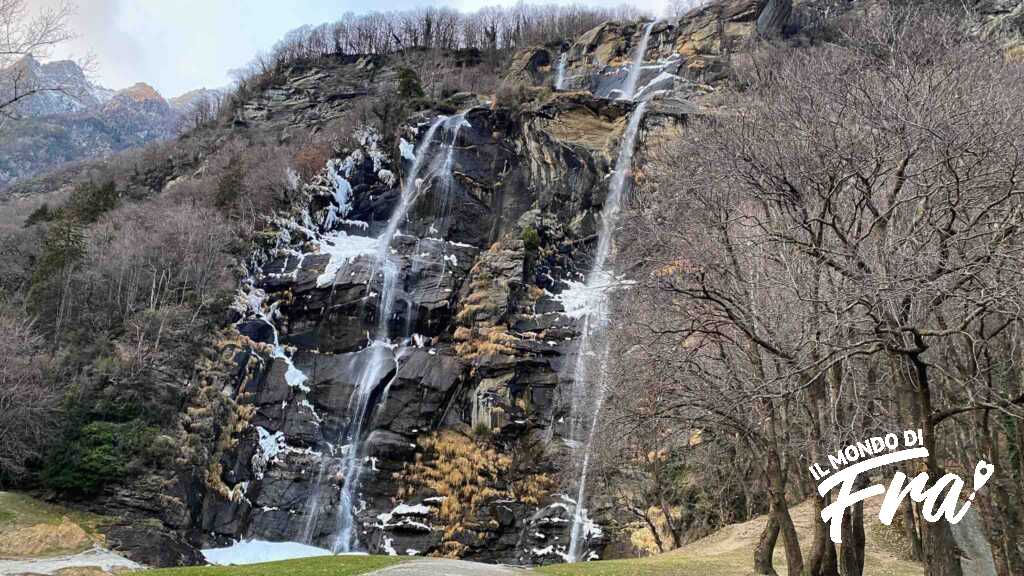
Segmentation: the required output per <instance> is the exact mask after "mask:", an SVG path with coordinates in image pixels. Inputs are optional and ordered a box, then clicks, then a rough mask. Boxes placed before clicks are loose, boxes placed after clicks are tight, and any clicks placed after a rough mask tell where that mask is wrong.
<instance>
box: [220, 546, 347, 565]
mask: <svg viewBox="0 0 1024 576" xmlns="http://www.w3.org/2000/svg"><path fill="white" fill-rule="evenodd" d="M200 552H202V554H203V557H204V558H206V561H207V562H209V563H211V564H219V565H221V566H228V565H233V564H234V565H237V564H258V563H260V562H274V561H276V560H291V559H294V558H309V557H312V556H330V555H331V551H330V550H325V549H323V548H317V547H315V546H310V545H308V544H300V543H299V542H267V541H265V540H242V541H239V542H235V543H234V544H232V545H231V546H227V547H225V548H208V549H206V550H200Z"/></svg>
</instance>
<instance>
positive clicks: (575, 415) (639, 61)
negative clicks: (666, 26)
mask: <svg viewBox="0 0 1024 576" xmlns="http://www.w3.org/2000/svg"><path fill="white" fill-rule="evenodd" d="M654 24H655V22H651V23H649V24H647V26H646V27H645V28H644V33H643V36H642V37H641V40H640V44H639V45H638V46H637V49H636V51H635V52H634V54H633V62H632V65H631V68H630V71H629V75H628V76H627V79H626V84H625V85H624V86H623V90H622V94H621V96H620V98H621V99H626V100H632V99H633V97H634V94H635V92H636V84H637V80H638V79H639V77H640V71H641V68H642V66H643V59H644V54H645V53H646V52H647V44H648V41H649V40H650V37H651V30H652V29H653V28H654ZM646 105H647V104H646V102H641V103H640V104H639V105H637V107H636V108H635V109H634V110H633V112H632V114H631V115H630V117H629V123H628V125H627V126H626V132H625V133H624V134H623V136H622V142H621V143H620V145H619V154H618V157H617V158H616V161H615V168H614V171H613V172H612V178H611V182H609V186H608V197H607V198H606V199H605V203H604V207H603V208H602V210H601V225H600V228H599V230H598V240H597V252H596V253H595V255H594V263H593V266H592V267H591V270H590V274H589V276H588V277H587V281H586V285H585V287H584V290H585V293H586V294H588V295H589V297H588V299H589V301H588V302H587V303H586V308H585V312H584V315H583V318H582V320H581V323H580V326H581V334H580V341H579V349H578V352H577V356H576V363H575V365H574V367H573V384H572V398H571V401H572V413H571V418H570V421H569V437H568V443H569V445H570V446H571V447H572V448H573V453H574V454H573V459H574V462H575V471H576V478H577V480H576V486H575V491H576V498H575V506H574V511H573V519H572V531H571V532H570V540H569V550H568V551H567V552H566V554H565V560H566V561H567V562H577V561H579V560H586V559H587V558H583V557H582V554H583V551H584V550H583V549H584V547H585V544H586V541H587V537H588V534H587V532H588V531H589V530H588V526H590V525H591V524H592V522H591V521H590V520H589V518H588V517H587V509H586V490H587V475H588V473H589V471H590V458H591V447H592V446H591V445H592V443H593V440H594V432H595V429H596V428H597V422H598V418H599V416H600V413H601V409H602V407H603V404H604V399H605V394H606V392H607V390H606V389H607V386H608V381H607V378H608V374H607V367H608V333H607V328H608V323H609V309H608V296H609V292H610V291H611V290H612V289H613V288H614V284H615V282H616V278H615V274H614V271H613V270H611V269H610V267H609V265H608V257H609V255H610V254H611V250H612V240H613V237H614V234H615V227H616V226H617V225H618V222H619V215H620V214H621V212H622V199H623V196H624V195H625V193H626V188H627V186H628V183H629V178H628V176H629V172H630V167H631V166H632V164H633V150H634V148H635V146H636V137H637V133H638V132H639V130H640V122H641V120H642V119H643V115H644V110H645V108H646Z"/></svg>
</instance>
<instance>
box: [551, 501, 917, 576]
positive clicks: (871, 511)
mask: <svg viewBox="0 0 1024 576" xmlns="http://www.w3.org/2000/svg"><path fill="white" fill-rule="evenodd" d="M875 500H876V501H875V502H869V503H867V505H866V506H865V510H864V517H865V532H866V535H867V547H866V555H867V558H866V560H865V563H864V564H865V566H864V573H865V575H866V576H923V574H924V569H923V568H922V567H921V565H919V564H916V563H914V562H908V561H905V560H900V559H899V557H898V556H899V551H898V548H899V547H898V545H896V544H893V543H894V542H897V541H898V540H899V534H898V533H897V532H895V531H894V530H893V529H892V528H889V527H887V526H883V525H882V524H881V523H879V522H878V502H877V500H878V499H875ZM790 513H791V514H792V515H793V522H794V523H795V524H796V528H797V532H798V533H799V537H800V542H801V544H802V546H803V548H804V554H805V558H806V554H807V551H808V548H809V545H810V541H811V534H812V532H813V530H814V522H816V521H818V520H817V519H816V518H815V517H814V509H813V507H812V505H811V504H810V502H806V503H804V504H801V505H799V506H796V507H794V508H792V509H791V510H790ZM766 522H767V519H766V518H765V517H759V518H755V519H753V520H751V521H749V522H744V523H742V524H734V525H732V526H727V527H725V528H723V529H722V530H719V531H718V532H716V533H714V534H712V535H711V536H708V537H707V538H702V539H701V540H698V541H696V542H693V543H692V544H688V545H686V546H684V547H682V548H680V549H679V550H673V551H672V552H668V553H666V554H660V555H658V556H652V557H650V558H641V559H636V560H609V561H604V562H588V563H584V564H572V565H565V564H563V565H556V566H547V567H545V568H542V569H541V570H540V571H541V572H542V573H545V574H551V575H555V576H575V575H581V576H747V575H749V574H751V572H752V571H751V566H752V563H753V550H754V547H755V546H756V545H757V540H758V537H759V536H760V534H761V531H762V530H763V529H764V525H765V523H766ZM774 559H775V569H776V571H778V573H779V574H785V566H786V559H785V555H784V553H783V544H782V540H781V538H780V540H779V543H778V546H776V548H775V558H774Z"/></svg>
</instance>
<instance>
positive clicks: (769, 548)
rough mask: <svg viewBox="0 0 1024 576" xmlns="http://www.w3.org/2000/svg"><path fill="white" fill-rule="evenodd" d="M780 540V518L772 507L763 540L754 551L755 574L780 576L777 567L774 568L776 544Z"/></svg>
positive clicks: (761, 539)
mask: <svg viewBox="0 0 1024 576" xmlns="http://www.w3.org/2000/svg"><path fill="white" fill-rule="evenodd" d="M778 540H779V518H778V516H777V515H776V514H775V507H774V506H772V509H771V511H770V512H769V513H768V523H767V524H765V527H764V531H763V532H761V538H760V540H758V542H757V548H756V549H754V574H761V575H770V576H778V573H777V572H776V571H775V567H774V566H772V554H774V553H775V543H776V542H777V541H778Z"/></svg>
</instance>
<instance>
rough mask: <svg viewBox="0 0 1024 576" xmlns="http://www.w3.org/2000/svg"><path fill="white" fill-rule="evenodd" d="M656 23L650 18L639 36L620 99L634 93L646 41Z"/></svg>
mask: <svg viewBox="0 0 1024 576" xmlns="http://www.w3.org/2000/svg"><path fill="white" fill-rule="evenodd" d="M656 23H657V20H652V21H651V22H650V23H648V24H647V26H646V27H645V28H644V35H643V36H641V37H640V44H639V45H638V46H637V47H636V52H634V53H633V65H632V67H630V69H629V75H628V76H626V84H625V85H623V87H622V95H621V96H619V98H620V99H622V100H632V99H633V96H634V95H635V94H636V83H637V81H638V80H639V79H640V70H641V68H643V63H644V54H646V53H647V43H648V42H650V40H651V30H653V29H654V25H655V24H656Z"/></svg>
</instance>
